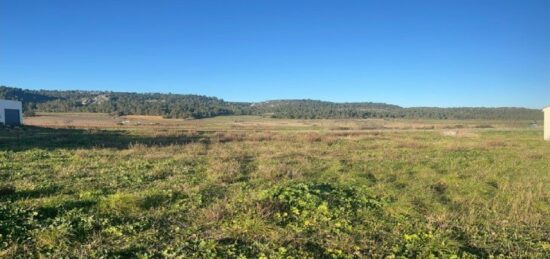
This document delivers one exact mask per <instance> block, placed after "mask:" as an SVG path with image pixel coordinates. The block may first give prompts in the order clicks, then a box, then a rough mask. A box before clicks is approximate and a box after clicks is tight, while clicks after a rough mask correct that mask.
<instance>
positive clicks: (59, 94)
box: [0, 86, 542, 120]
mask: <svg viewBox="0 0 550 259" xmlns="http://www.w3.org/2000/svg"><path fill="white" fill-rule="evenodd" d="M0 99H11V100H20V101H22V102H23V105H24V110H25V112H26V113H27V114H28V115H30V114H32V113H34V112H102V113H111V114H113V115H119V116H120V115H130V114H141V115H161V116H164V117H166V118H194V119H200V118H208V117H214V116H221V115H265V116H271V117H274V118H296V119H325V118H409V119H502V120H542V112H541V111H540V110H536V109H526V108H513V107H510V108H508V107H506V108H480V107H474V108H470V107H462V108H435V107H413V108H403V107H400V106H397V105H391V104H385V103H371V102H361V103H334V102H325V101H317V100H274V101H265V102H259V103H245V102H227V101H224V100H222V99H218V98H215V97H207V96H200V95H182V94H171V93H167V94H162V93H123V92H106V91H52V90H26V89H20V88H13V87H6V86H0Z"/></svg>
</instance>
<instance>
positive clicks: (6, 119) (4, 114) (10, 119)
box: [0, 100, 23, 126]
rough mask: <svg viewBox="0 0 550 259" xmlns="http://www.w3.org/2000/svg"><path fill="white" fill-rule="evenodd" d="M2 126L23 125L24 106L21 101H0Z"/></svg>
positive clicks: (0, 122)
mask: <svg viewBox="0 0 550 259" xmlns="http://www.w3.org/2000/svg"><path fill="white" fill-rule="evenodd" d="M0 124H3V125H9V126H18V125H21V124H23V105H22V104H21V102H20V101H12V100H0Z"/></svg>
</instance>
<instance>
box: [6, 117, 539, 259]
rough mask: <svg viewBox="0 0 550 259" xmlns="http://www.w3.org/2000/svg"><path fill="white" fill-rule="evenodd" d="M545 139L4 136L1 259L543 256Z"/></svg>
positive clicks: (379, 134) (488, 133) (370, 134)
mask: <svg viewBox="0 0 550 259" xmlns="http://www.w3.org/2000/svg"><path fill="white" fill-rule="evenodd" d="M541 139H542V132H541V131H539V130H527V129H525V130H522V129H515V130H498V129H490V130H481V129H479V130H471V131H470V132H469V134H466V135H464V136H461V137H447V136H443V135H442V134H441V133H440V132H439V131H396V132H395V131H394V132H390V131H365V132H359V133H357V132H356V133H351V132H350V133H346V132H330V131H328V132H327V131H324V132H299V131H284V132H261V131H260V132H256V131H250V132H239V133H228V132H218V133H216V132H200V131H196V132H195V131H194V132H187V131H177V130H174V131H170V132H165V133H162V134H161V133H159V132H156V131H151V130H139V129H132V130H123V129H117V130H93V131H88V130H80V129H45V128H32V127H30V128H25V129H23V130H21V131H14V130H6V129H0V180H1V183H2V184H0V257H20V258H28V257H40V256H43V257H53V258H59V257H109V258H112V257H121V258H126V257H142V258H146V257H151V258H158V257H161V258H162V257H184V258H185V257H206V258H208V257H224V258H231V257H234V258H236V257H251V258H257V257H268V258H287V257H294V258H302V257H312V258H313V257H316V258H317V257H336V258H346V257H351V258H353V257H407V258H409V257H422V258H424V257H430V256H435V257H444V258H448V257H453V256H458V257H466V258H468V257H482V258H484V257H490V256H503V257H538V258H544V257H549V256H550V143H547V142H544V141H542V140H541Z"/></svg>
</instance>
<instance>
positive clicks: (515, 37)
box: [0, 0, 550, 108]
mask: <svg viewBox="0 0 550 259" xmlns="http://www.w3.org/2000/svg"><path fill="white" fill-rule="evenodd" d="M0 84H3V85H8V86H15V87H22V88H29V89H83V90H110V91H131V92H172V93H193V94H203V95H209V96H216V97H220V98H223V99H225V100H229V101H262V100H267V99H281V98H285V99H297V98H300V99H301V98H309V99H322V100H329V101H338V102H345V101H349V102H351V101H374V102H387V103H392V104H398V105H402V106H442V107H451V106H523V107H532V108H539V107H542V106H545V105H547V104H550V1H548V0H541V1H530V0H527V1H520V0H517V1H506V0H476V1H472V0H460V1H459V0H456V1H451V0H445V1H441V0H438V1H405V0H403V1H396V0H383V1H382V0H380V1H366V0H361V1H319V0H318V1H298V0H294V1H283V0H277V1H257V0H250V1H229V0H227V1H208V0H201V1H176V0H174V1H167V0H160V1H152V0H149V1H140V0H132V1H115V0H82V1H74V0H67V1H59V0H48V1H37V0H32V1H31V0H0Z"/></svg>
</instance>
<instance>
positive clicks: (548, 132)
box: [542, 106, 550, 141]
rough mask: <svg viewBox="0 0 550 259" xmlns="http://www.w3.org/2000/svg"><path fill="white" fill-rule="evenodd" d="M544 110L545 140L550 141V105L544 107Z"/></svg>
mask: <svg viewBox="0 0 550 259" xmlns="http://www.w3.org/2000/svg"><path fill="white" fill-rule="evenodd" d="M542 111H543V112H544V140H548V141H550V106H546V108H544V109H542Z"/></svg>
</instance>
